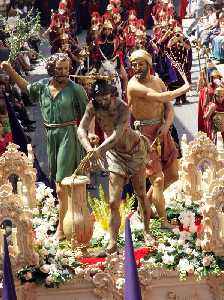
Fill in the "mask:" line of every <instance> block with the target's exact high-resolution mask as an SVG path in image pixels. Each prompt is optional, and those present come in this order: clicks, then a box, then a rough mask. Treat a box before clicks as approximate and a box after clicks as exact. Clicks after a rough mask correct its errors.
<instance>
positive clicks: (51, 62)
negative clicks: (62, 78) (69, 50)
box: [46, 53, 70, 76]
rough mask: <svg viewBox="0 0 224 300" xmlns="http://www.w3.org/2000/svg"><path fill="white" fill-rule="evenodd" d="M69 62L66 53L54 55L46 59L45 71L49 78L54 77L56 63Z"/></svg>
mask: <svg viewBox="0 0 224 300" xmlns="http://www.w3.org/2000/svg"><path fill="white" fill-rule="evenodd" d="M65 60H68V61H70V59H69V57H68V55H67V54H66V53H55V54H53V55H51V56H50V57H49V58H48V59H47V64H46V69H47V73H48V75H49V76H54V72H55V67H56V63H57V62H58V61H65Z"/></svg>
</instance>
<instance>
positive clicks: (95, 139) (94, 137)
mask: <svg viewBox="0 0 224 300" xmlns="http://www.w3.org/2000/svg"><path fill="white" fill-rule="evenodd" d="M88 138H89V142H90V144H91V146H96V145H98V144H99V141H100V138H99V137H98V135H96V134H93V133H89V134H88Z"/></svg>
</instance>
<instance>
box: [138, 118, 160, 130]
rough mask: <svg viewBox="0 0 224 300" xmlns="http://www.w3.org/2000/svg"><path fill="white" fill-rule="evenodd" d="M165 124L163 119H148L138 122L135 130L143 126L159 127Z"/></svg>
mask: <svg viewBox="0 0 224 300" xmlns="http://www.w3.org/2000/svg"><path fill="white" fill-rule="evenodd" d="M162 122H163V120H162V119H156V118H155V119H148V120H138V121H135V122H134V127H135V129H139V128H140V127H141V126H145V125H157V124H161V123H162Z"/></svg>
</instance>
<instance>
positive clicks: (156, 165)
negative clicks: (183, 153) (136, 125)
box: [140, 123, 178, 176]
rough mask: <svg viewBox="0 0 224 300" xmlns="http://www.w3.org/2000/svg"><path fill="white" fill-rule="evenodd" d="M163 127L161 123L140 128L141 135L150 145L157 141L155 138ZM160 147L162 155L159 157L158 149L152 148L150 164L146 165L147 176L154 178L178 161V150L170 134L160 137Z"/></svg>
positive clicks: (149, 158) (149, 157)
mask: <svg viewBox="0 0 224 300" xmlns="http://www.w3.org/2000/svg"><path fill="white" fill-rule="evenodd" d="M161 126H162V124H161V123H160V124H154V125H142V126H140V131H141V134H143V135H144V136H146V137H147V138H148V140H149V143H150V145H151V144H152V143H153V142H154V141H155V138H156V137H157V131H158V129H159V128H160V127H161ZM160 145H161V155H159V153H158V151H157V148H156V147H152V148H150V151H149V156H148V162H147V164H146V175H147V176H152V175H154V174H156V173H158V172H161V171H163V170H164V169H166V168H168V167H169V166H170V165H171V164H172V163H173V162H174V161H175V160H176V159H177V156H178V150H177V148H176V145H175V142H174V140H173V138H172V137H171V135H170V132H168V134H167V135H163V136H161V137H160Z"/></svg>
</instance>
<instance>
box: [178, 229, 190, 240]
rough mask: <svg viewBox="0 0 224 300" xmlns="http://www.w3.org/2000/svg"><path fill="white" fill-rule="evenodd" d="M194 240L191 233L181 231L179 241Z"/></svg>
mask: <svg viewBox="0 0 224 300" xmlns="http://www.w3.org/2000/svg"><path fill="white" fill-rule="evenodd" d="M191 239H192V235H191V233H190V232H187V231H180V238H179V240H183V241H185V240H187V241H190V240H191Z"/></svg>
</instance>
